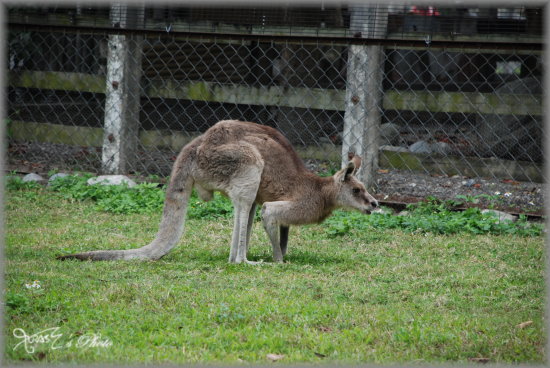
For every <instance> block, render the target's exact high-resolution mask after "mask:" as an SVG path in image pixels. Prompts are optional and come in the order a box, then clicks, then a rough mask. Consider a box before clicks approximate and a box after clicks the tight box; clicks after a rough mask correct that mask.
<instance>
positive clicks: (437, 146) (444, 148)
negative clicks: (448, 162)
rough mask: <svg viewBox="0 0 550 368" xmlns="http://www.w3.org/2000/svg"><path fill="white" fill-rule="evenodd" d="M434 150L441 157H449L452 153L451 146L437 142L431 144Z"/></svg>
mask: <svg viewBox="0 0 550 368" xmlns="http://www.w3.org/2000/svg"><path fill="white" fill-rule="evenodd" d="M431 146H432V150H433V152H435V153H439V154H440V155H448V154H449V153H450V152H451V146H449V144H448V143H445V142H435V143H432V144H431Z"/></svg>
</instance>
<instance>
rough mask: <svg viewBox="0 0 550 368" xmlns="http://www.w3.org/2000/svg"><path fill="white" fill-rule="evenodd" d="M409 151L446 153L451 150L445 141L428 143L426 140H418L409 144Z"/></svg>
mask: <svg viewBox="0 0 550 368" xmlns="http://www.w3.org/2000/svg"><path fill="white" fill-rule="evenodd" d="M409 151H411V152H413V153H427V154H429V153H437V154H440V155H447V154H449V153H450V152H451V146H449V144H447V143H445V142H434V143H428V142H426V141H418V142H415V143H413V144H411V145H410V147H409Z"/></svg>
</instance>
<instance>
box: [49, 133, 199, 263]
mask: <svg viewBox="0 0 550 368" xmlns="http://www.w3.org/2000/svg"><path fill="white" fill-rule="evenodd" d="M190 146H192V147H190ZM193 148H196V145H193V144H192V143H191V144H189V145H188V146H187V147H185V148H184V149H183V150H182V152H181V153H180V155H179V156H178V159H177V160H176V162H175V163H174V167H173V169H172V174H171V177H170V183H169V185H168V188H167V190H166V199H165V201H164V210H163V213H162V220H161V222H160V227H159V230H158V233H157V236H156V237H155V239H154V240H153V241H152V242H151V243H150V244H148V245H146V246H143V247H141V248H137V249H128V250H96V251H91V252H84V253H77V254H68V255H63V256H59V257H57V259H60V260H65V259H79V260H92V261H107V260H119V259H122V260H128V259H141V260H156V259H159V258H161V257H162V256H164V255H165V254H167V253H168V252H169V251H170V250H171V249H172V248H173V247H174V246H175V245H176V244H177V242H178V240H179V239H180V238H181V236H182V234H183V228H184V224H185V214H186V212H187V205H188V203H189V197H190V196H191V191H192V189H193V183H194V181H193V178H192V176H191V175H190V174H191V171H192V165H193V161H194V155H195V150H194V149H193Z"/></svg>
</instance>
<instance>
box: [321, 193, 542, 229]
mask: <svg viewBox="0 0 550 368" xmlns="http://www.w3.org/2000/svg"><path fill="white" fill-rule="evenodd" d="M454 206H456V201H439V200H437V199H435V198H429V199H428V200H427V201H425V202H421V203H417V204H411V205H408V206H407V210H408V211H409V212H410V215H408V216H392V215H388V214H378V213H375V214H372V215H370V216H363V215H361V214H359V213H347V212H343V211H337V212H336V213H335V215H334V216H332V217H331V218H329V219H328V220H327V224H328V228H327V235H328V236H329V237H335V236H342V235H345V234H348V233H349V232H351V231H352V230H353V229H357V230H364V229H367V228H376V229H403V230H405V231H410V232H413V231H414V232H431V233H435V234H456V233H461V232H466V233H471V234H509V235H512V234H513V235H520V236H539V235H541V233H542V230H543V229H542V226H541V225H539V224H530V223H528V222H527V218H526V217H525V216H520V218H519V219H518V220H517V221H516V222H511V221H499V220H498V218H495V217H494V216H493V215H492V214H491V213H487V214H483V213H481V211H480V210H479V208H468V209H466V210H465V211H453V210H452V208H453V207H454Z"/></svg>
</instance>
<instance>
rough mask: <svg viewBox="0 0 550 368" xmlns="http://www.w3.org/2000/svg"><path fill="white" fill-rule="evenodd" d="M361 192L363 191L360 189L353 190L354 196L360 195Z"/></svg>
mask: <svg viewBox="0 0 550 368" xmlns="http://www.w3.org/2000/svg"><path fill="white" fill-rule="evenodd" d="M360 191H361V189H359V188H353V194H359V192H360Z"/></svg>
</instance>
